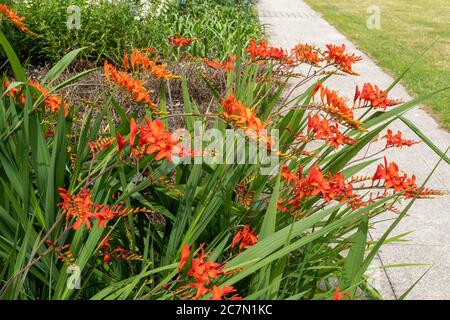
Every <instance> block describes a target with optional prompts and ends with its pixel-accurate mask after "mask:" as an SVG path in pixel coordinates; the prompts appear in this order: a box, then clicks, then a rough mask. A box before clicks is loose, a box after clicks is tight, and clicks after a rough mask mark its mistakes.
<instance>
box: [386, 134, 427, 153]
mask: <svg viewBox="0 0 450 320" xmlns="http://www.w3.org/2000/svg"><path fill="white" fill-rule="evenodd" d="M402 135H403V134H402V132H401V131H400V130H398V131H397V133H396V134H395V135H394V134H393V132H392V130H391V129H388V130H387V133H386V135H384V136H383V139H384V138H385V139H386V147H385V148H386V149H387V148H390V147H397V148H401V147H403V146H408V147H411V146H412V145H414V144H417V143H419V142H420V141H414V140H408V139H404V138H403V136H402Z"/></svg>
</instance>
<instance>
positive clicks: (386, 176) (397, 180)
mask: <svg viewBox="0 0 450 320" xmlns="http://www.w3.org/2000/svg"><path fill="white" fill-rule="evenodd" d="M372 180H373V181H376V180H384V187H385V189H386V190H387V189H394V192H402V191H406V194H407V196H406V197H405V198H406V199H408V198H411V197H413V196H414V194H415V193H416V192H417V191H418V190H417V185H416V176H415V175H413V176H412V177H411V178H408V176H407V174H406V173H405V174H403V175H402V176H400V175H399V170H398V165H397V164H396V163H395V162H391V163H389V164H388V162H387V160H386V157H384V165H382V164H379V165H378V166H377V170H376V172H375V174H374V175H373V177H372Z"/></svg>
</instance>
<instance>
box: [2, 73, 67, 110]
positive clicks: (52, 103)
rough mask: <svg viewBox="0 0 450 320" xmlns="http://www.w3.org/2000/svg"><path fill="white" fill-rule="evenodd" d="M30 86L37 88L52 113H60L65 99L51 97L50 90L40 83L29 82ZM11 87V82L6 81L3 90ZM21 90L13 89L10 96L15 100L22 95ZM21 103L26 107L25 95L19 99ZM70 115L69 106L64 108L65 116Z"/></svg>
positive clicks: (9, 93)
mask: <svg viewBox="0 0 450 320" xmlns="http://www.w3.org/2000/svg"><path fill="white" fill-rule="evenodd" d="M28 84H29V85H30V86H32V87H34V88H36V89H37V90H38V91H39V92H40V93H41V94H42V96H43V98H44V105H45V107H47V109H48V111H49V112H52V113H59V110H60V109H61V105H62V104H63V99H62V98H61V97H59V96H56V95H51V94H49V92H48V90H47V89H45V88H44V87H43V86H41V85H40V84H39V83H38V82H36V81H33V80H31V79H30V80H29V81H28ZM9 85H10V82H9V81H5V83H4V84H3V89H4V90H6V89H7V88H8V87H9ZM20 91H21V88H17V87H15V88H12V89H11V90H10V91H9V92H8V95H9V96H12V97H14V98H16V97H17V95H18V94H19V93H20ZM19 100H20V103H21V104H22V105H25V95H24V94H21V95H20V97H19ZM68 113H69V109H68V108H67V104H66V106H65V108H64V115H66V116H67V114H68Z"/></svg>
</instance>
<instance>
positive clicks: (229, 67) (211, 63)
mask: <svg viewBox="0 0 450 320" xmlns="http://www.w3.org/2000/svg"><path fill="white" fill-rule="evenodd" d="M235 61H236V56H234V57H230V56H228V57H227V60H226V61H224V62H220V61H218V60H216V59H211V60H210V59H205V62H206V65H207V66H208V67H210V68H211V69H215V70H224V71H227V72H231V71H233V70H234V62H235Z"/></svg>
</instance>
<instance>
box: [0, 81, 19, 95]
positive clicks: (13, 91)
mask: <svg viewBox="0 0 450 320" xmlns="http://www.w3.org/2000/svg"><path fill="white" fill-rule="evenodd" d="M10 84H11V82H9V81H8V80H6V81H5V82H4V83H3V90H4V91H6V90H7V89H8V87H9V86H10ZM19 93H20V88H17V87H14V88H11V90H9V91H8V93H7V95H8V96H11V97H13V98H15V97H16V96H17V95H18V94H19Z"/></svg>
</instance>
